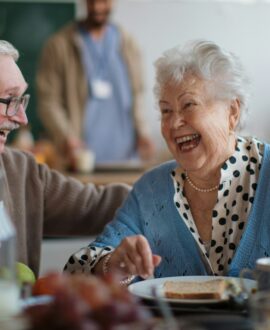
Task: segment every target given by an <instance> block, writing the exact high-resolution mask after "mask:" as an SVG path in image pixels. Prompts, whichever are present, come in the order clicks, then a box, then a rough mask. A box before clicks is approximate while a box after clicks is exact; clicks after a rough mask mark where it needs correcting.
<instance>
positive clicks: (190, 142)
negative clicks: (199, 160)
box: [175, 134, 201, 151]
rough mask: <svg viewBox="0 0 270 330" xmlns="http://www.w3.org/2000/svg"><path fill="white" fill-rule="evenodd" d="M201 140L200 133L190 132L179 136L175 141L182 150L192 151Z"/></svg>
mask: <svg viewBox="0 0 270 330" xmlns="http://www.w3.org/2000/svg"><path fill="white" fill-rule="evenodd" d="M200 140H201V136H200V135H199V134H189V135H185V136H181V137H177V138H176V139H175V142H176V143H177V145H178V147H179V149H180V150H181V151H190V150H192V149H194V148H196V147H197V146H198V144H199V143H200Z"/></svg>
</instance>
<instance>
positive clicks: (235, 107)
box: [229, 99, 241, 131]
mask: <svg viewBox="0 0 270 330" xmlns="http://www.w3.org/2000/svg"><path fill="white" fill-rule="evenodd" d="M240 111H241V110H240V101H239V99H234V100H231V102H230V115H229V125H230V130H232V131H234V130H235V128H236V126H237V124H238V123H239V119H240Z"/></svg>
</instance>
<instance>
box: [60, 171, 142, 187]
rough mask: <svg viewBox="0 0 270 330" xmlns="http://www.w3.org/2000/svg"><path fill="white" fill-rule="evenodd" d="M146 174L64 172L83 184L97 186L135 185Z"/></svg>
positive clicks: (140, 172) (133, 172)
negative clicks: (113, 184) (114, 184)
mask: <svg viewBox="0 0 270 330" xmlns="http://www.w3.org/2000/svg"><path fill="white" fill-rule="evenodd" d="M143 173H144V170H138V171H122V172H121V171H111V172H110V171H106V172H105V171H104V172H93V173H89V174H85V173H74V172H64V174H65V175H68V176H72V177H74V178H76V179H78V180H79V181H81V182H83V183H94V184H95V185H104V184H108V183H119V182H121V183H127V184H129V185H133V184H134V182H136V181H137V180H138V179H139V178H140V177H141V176H142V175H143Z"/></svg>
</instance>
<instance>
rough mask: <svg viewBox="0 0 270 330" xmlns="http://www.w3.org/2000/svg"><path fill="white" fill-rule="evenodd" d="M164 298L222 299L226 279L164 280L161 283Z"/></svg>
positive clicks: (225, 288)
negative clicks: (162, 283)
mask: <svg viewBox="0 0 270 330" xmlns="http://www.w3.org/2000/svg"><path fill="white" fill-rule="evenodd" d="M163 290H164V295H165V297H166V298H175V299H224V296H225V293H226V290H227V280H225V279H213V280H209V281H166V282H165V283H164V285H163Z"/></svg>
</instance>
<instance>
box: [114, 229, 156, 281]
mask: <svg viewBox="0 0 270 330" xmlns="http://www.w3.org/2000/svg"><path fill="white" fill-rule="evenodd" d="M160 262H161V257H160V256H158V255H155V254H152V251H151V248H150V245H149V243H148V241H147V239H146V238H145V237H144V236H143V235H136V236H129V237H126V238H124V239H123V240H122V242H121V244H120V245H119V246H118V247H117V248H116V249H115V250H114V252H113V253H112V256H111V258H110V262H109V268H110V270H113V269H115V270H118V271H119V270H121V272H122V273H123V274H124V275H126V276H129V275H138V276H141V277H142V278H144V279H146V278H147V277H149V276H151V275H153V272H154V268H155V267H156V266H158V265H159V263H160Z"/></svg>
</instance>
